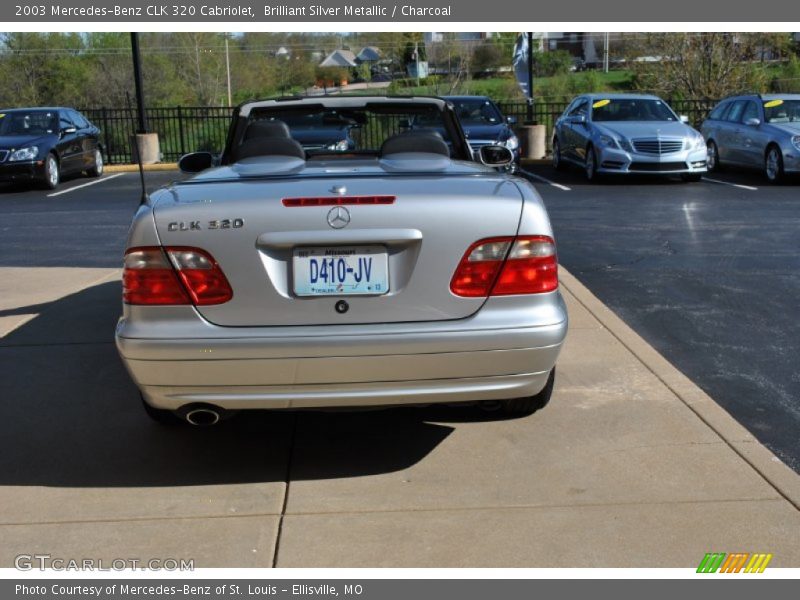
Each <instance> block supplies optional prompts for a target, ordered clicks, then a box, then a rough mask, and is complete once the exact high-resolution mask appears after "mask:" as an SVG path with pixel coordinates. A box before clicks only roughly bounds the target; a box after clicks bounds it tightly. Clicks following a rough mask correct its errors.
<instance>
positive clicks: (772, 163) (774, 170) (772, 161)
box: [764, 146, 783, 183]
mask: <svg viewBox="0 0 800 600" xmlns="http://www.w3.org/2000/svg"><path fill="white" fill-rule="evenodd" d="M764 174H765V175H766V176H767V180H768V181H769V182H770V183H779V182H780V180H781V179H783V154H781V150H780V148H778V147H777V146H770V147H769V148H768V149H767V155H766V156H765V157H764Z"/></svg>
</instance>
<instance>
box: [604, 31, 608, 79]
mask: <svg viewBox="0 0 800 600" xmlns="http://www.w3.org/2000/svg"><path fill="white" fill-rule="evenodd" d="M603 71H605V72H606V73H608V32H606V34H605V38H604V44H603Z"/></svg>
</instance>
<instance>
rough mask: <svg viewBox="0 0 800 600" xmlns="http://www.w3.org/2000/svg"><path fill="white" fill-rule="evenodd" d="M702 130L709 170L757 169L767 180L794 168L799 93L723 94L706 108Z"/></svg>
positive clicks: (799, 142) (799, 166)
mask: <svg viewBox="0 0 800 600" xmlns="http://www.w3.org/2000/svg"><path fill="white" fill-rule="evenodd" d="M702 132H703V135H704V136H705V138H706V140H707V146H708V168H709V170H714V169H717V168H720V167H723V166H726V165H731V166H739V167H748V168H751V169H760V170H762V171H763V173H764V175H765V176H766V178H767V180H769V181H770V182H771V183H777V182H779V181H780V180H781V179H782V178H783V177H784V175H787V174H790V173H795V174H796V173H800V94H763V95H761V94H751V95H746V96H736V97H733V98H727V99H725V100H723V101H722V102H720V103H719V104H718V105H717V106H716V107H714V109H713V110H712V111H711V114H710V115H709V116H708V119H706V120H705V121H704V122H703V126H702Z"/></svg>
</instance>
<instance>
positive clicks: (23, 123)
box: [0, 107, 103, 189]
mask: <svg viewBox="0 0 800 600" xmlns="http://www.w3.org/2000/svg"><path fill="white" fill-rule="evenodd" d="M82 171H83V172H86V174H87V175H89V176H90V177H99V176H100V175H102V173H103V149H102V147H101V145H100V130H99V129H98V128H97V127H95V126H94V125H92V124H91V123H90V122H89V120H88V119H87V118H86V117H84V116H83V115H82V114H81V113H79V112H78V111H77V110H75V109H73V108H63V107H48V108H13V109H0V181H30V182H36V183H38V184H40V185H42V186H43V187H45V188H47V189H55V188H56V187H57V186H58V183H59V181H61V177H62V176H63V175H67V174H72V173H80V172H82Z"/></svg>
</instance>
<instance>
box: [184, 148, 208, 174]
mask: <svg viewBox="0 0 800 600" xmlns="http://www.w3.org/2000/svg"><path fill="white" fill-rule="evenodd" d="M213 166H214V155H213V154H211V152H192V153H190V154H184V155H183V156H181V158H180V160H179V161H178V168H179V169H180V170H181V171H183V172H184V173H199V172H200V171H205V170H206V169H209V168H211V167H213Z"/></svg>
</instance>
